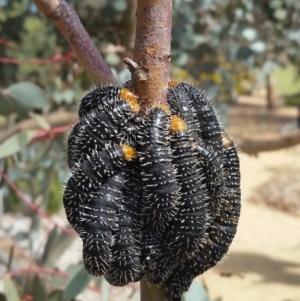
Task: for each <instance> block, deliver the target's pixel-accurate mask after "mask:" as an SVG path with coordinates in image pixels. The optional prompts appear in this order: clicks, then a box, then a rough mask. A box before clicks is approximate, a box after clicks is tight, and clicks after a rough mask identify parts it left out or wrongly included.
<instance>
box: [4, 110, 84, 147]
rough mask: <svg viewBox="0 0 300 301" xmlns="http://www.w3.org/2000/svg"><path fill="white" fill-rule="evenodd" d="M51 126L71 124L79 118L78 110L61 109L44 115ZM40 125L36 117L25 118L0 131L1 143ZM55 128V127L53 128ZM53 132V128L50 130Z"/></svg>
mask: <svg viewBox="0 0 300 301" xmlns="http://www.w3.org/2000/svg"><path fill="white" fill-rule="evenodd" d="M43 117H44V118H45V120H46V121H47V122H48V123H49V125H50V126H51V127H62V126H69V127H70V124H72V123H74V122H76V121H77V119H78V115H77V112H66V111H59V112H54V113H50V114H48V115H45V116H43ZM39 128H40V125H39V124H38V122H37V121H36V120H34V119H26V120H23V121H21V122H19V123H17V124H15V125H14V126H12V127H10V128H8V129H6V130H2V131H0V144H1V143H3V142H4V141H5V140H6V139H8V138H10V137H11V136H13V135H15V134H17V133H20V132H23V131H26V130H35V129H39ZM52 130H53V129H52ZM49 131H50V132H51V130H49ZM37 134H38V133H37Z"/></svg>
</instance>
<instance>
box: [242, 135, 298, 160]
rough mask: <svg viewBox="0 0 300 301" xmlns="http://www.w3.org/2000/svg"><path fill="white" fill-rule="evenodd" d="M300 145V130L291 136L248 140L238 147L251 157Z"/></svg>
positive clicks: (244, 140)
mask: <svg viewBox="0 0 300 301" xmlns="http://www.w3.org/2000/svg"><path fill="white" fill-rule="evenodd" d="M299 143H300V130H297V131H296V132H294V133H291V134H285V135H280V136H279V135H278V136H275V137H272V138H265V137H264V138H260V139H259V138H246V139H243V140H242V141H240V142H238V143H237V145H238V146H239V147H240V148H241V150H242V152H244V153H247V154H249V155H257V154H258V153H259V152H267V151H274V150H279V149H282V148H286V147H291V146H295V145H297V144H299Z"/></svg>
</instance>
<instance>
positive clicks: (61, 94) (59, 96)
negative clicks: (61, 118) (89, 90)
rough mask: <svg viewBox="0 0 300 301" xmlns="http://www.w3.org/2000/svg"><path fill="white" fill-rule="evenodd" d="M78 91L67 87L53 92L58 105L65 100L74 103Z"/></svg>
mask: <svg viewBox="0 0 300 301" xmlns="http://www.w3.org/2000/svg"><path fill="white" fill-rule="evenodd" d="M75 97H76V93H75V90H73V89H66V90H64V91H55V92H54V93H53V94H52V98H53V100H54V102H55V103H56V104H58V105H60V104H62V103H63V102H65V103H67V104H72V103H73V102H74V101H75Z"/></svg>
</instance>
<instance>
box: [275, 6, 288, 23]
mask: <svg viewBox="0 0 300 301" xmlns="http://www.w3.org/2000/svg"><path fill="white" fill-rule="evenodd" d="M274 17H275V18H276V19H278V20H280V21H283V20H285V19H286V17H287V11H286V10H285V9H281V8H280V9H276V10H275V12H274Z"/></svg>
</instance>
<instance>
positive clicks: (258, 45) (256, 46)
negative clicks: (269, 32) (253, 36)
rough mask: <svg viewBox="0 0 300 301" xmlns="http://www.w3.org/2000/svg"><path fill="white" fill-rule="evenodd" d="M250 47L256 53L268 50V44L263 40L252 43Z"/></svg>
mask: <svg viewBox="0 0 300 301" xmlns="http://www.w3.org/2000/svg"><path fill="white" fill-rule="evenodd" d="M250 48H251V50H253V51H254V52H256V53H263V52H265V51H266V49H267V46H266V44H265V43H264V42H263V41H256V42H254V43H252V44H251V46H250Z"/></svg>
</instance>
